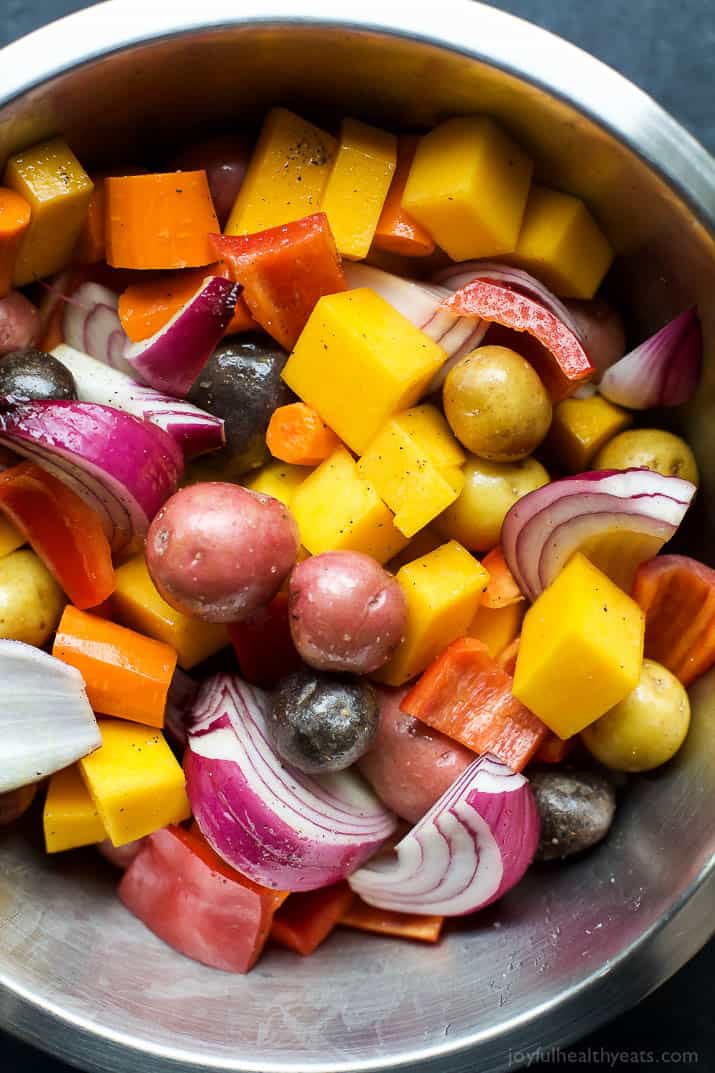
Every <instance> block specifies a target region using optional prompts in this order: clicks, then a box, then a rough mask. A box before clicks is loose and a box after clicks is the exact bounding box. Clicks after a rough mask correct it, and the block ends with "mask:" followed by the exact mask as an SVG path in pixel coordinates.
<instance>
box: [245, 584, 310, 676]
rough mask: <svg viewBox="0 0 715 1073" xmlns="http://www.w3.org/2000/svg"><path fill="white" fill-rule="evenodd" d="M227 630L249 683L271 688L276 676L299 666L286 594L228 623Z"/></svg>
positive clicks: (295, 669)
mask: <svg viewBox="0 0 715 1073" xmlns="http://www.w3.org/2000/svg"><path fill="white" fill-rule="evenodd" d="M228 633H229V637H230V638H231V643H232V645H233V647H234V650H235V652H236V656H237V657H238V662H239V664H240V667H241V674H242V675H243V677H244V678H245V679H246V681H247V682H250V683H251V685H254V686H261V687H262V688H263V689H272V688H273V686H274V685H275V684H276V682H278V681H279V679H281V678H283V677H284V676H285V675H286V674H290V672H291V671H297V670H298V668H299V667H300V666H301V658H300V656H299V655H298V653H297V651H296V648H295V645H294V644H293V638H292V637H291V634H290V621H289V618H288V596H287V594H286V593H284V592H279V593H278V595H277V596H276V597H275V598H274V599H273V600H272V601H271V603H270V604H268V605H267V607H262V608H260V609H259V610H258V611H255V612H254V613H253V614H252V615H250V616H249V617H248V618H247V619H244V620H243V622H236V623H234V624H233V625H231V626H229V627H228Z"/></svg>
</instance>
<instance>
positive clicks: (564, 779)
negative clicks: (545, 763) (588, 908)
mask: <svg viewBox="0 0 715 1073" xmlns="http://www.w3.org/2000/svg"><path fill="white" fill-rule="evenodd" d="M529 786H530V787H531V789H532V792H533V794H534V797H535V798H536V807H537V808H538V810H539V816H540V817H541V840H540V842H539V848H538V850H537V851H536V857H537V860H540V861H552V860H556V859H557V858H558V859H563V858H564V857H571V856H572V855H573V854H574V853H583V851H584V850H587V849H590V848H591V846H595V845H596V844H597V843H598V842H600V841H601V840H602V839H604V838H605V837H606V835H607V834H608V832H609V830H610V827H611V824H612V823H613V817H614V815H615V813H616V792H615V790H614V788H613V785H612V783H611V782H610V780H609V779H607V778H606V776H605V775H601V774H600V773H599V772H597V771H570V770H563V769H559V768H554V769H553V770H551V769H550V768H540V769H537V770H535V771H531V772H530V773H529Z"/></svg>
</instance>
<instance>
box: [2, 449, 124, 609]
mask: <svg viewBox="0 0 715 1073" xmlns="http://www.w3.org/2000/svg"><path fill="white" fill-rule="evenodd" d="M0 510H2V511H3V512H4V513H5V514H6V515H7V517H8V518H9V519H10V521H11V522H12V523H13V524H14V525H15V526H16V527H17V528H18V529H19V530H20V532H21V533H22V534H23V536H25V537H26V538H27V540H28V542H29V543H30V544H31V545H32V548H33V549H34V551H35V552H36V553H37V555H39V557H40V558H41V559H42V561H43V563H44V564H45V566H46V567H47V569H48V570H49V571H50V572H51V573H52V574H54V576H55V577H56V578H57V581H58V583H59V584H60V585H61V586H62V588H63V589H64V591H65V592H66V593H67V595H68V596H69V598H70V600H71V601H72V603H73V604H74V605H75V607H79V608H82V609H84V608H88V607H96V606H97V604H101V603H102V602H103V601H104V600H106V599H107V597H108V596H109V595H110V593H111V592H113V590H114V569H113V567H112V553H111V550H110V547H109V542H108V540H107V537H106V536H105V534H104V529H103V528H102V521H101V519H100V517H99V515H98V514H97V513H96V511H94V510H92V508H91V507H89V506H87V504H86V503H85V502H84V500H83V499H80V497H79V496H78V495H77V493H76V492H73V491H72V489H71V488H68V487H67V485H66V484H64V483H63V482H62V481H60V480H58V479H57V478H56V477H53V476H52V474H50V473H47V471H46V470H44V469H41V468H40V466H36V465H35V464H34V463H33V462H21V463H20V465H19V466H13V467H12V469H6V470H5V471H4V472H3V473H0Z"/></svg>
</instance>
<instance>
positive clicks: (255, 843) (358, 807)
mask: <svg viewBox="0 0 715 1073" xmlns="http://www.w3.org/2000/svg"><path fill="white" fill-rule="evenodd" d="M265 710H266V694H265V693H263V692H262V691H261V690H259V689H255V688H253V687H252V686H249V685H248V684H247V683H246V682H244V681H242V679H240V678H239V677H238V676H235V675H233V676H232V675H228V674H219V675H216V676H215V677H214V678H211V679H209V680H208V681H207V682H206V683H205V684H204V686H203V687H202V689H201V691H200V693H199V697H198V699H197V701H196V704H195V706H194V709H193V712H192V716H191V720H190V722H191V725H190V727H189V747H188V749H187V751H186V753H185V755H184V771H185V773H186V786H187V791H188V795H189V800H190V801H191V806H192V809H193V813H194V817H195V819H196V822H197V823H198V825H199V827H200V829H201V831H202V833H203V835H204V837H205V838H206V839H207V840H208V842H210V844H211V845H212V846H213V848H214V849H215V850H216V852H217V853H218V854H219V855H220V856H221V857H223V859H224V860H225V861H227V862H228V864H230V865H232V867H234V868H236V869H238V871H239V872H242V873H243V874H244V875H246V876H248V877H249V878H250V879H253V880H254V881H255V882H256V883H261V884H263V886H266V887H272V888H275V889H278V890H292V891H300V890H315V889H316V888H318V887H325V886H328V885H329V884H331V883H336V882H337V881H338V880H340V879H344V878H345V877H346V876H347V875H349V874H350V873H351V872H353V871H354V870H355V869H356V868H358V867H359V866H360V865H361V864H362V863H363V862H364V861H366V860H367V859H368V858H369V857H371V856H372V854H373V853H374V852H375V851H376V850H377V849H378V848H379V847H380V846H381V845H382V844H383V843H384V841H385V839H387V838H389V836H390V835H391V834H392V832H393V830H394V828H395V825H396V820H395V817H394V816H393V815H392V813H390V812H388V811H387V809H385V808H384V807H383V806H382V804H381V803H380V802H379V801H378V799H377V798H376V797H375V796H374V794H373V793H372V791H370V790H368V788H367V787H366V786H365V784H364V783H362V782H361V780H360V779H359V777H358V776H357V775H355V774H353V773H352V772H350V771H341V772H336V773H334V774H331V775H324V776H309V775H303V774H302V773H301V772H299V771H295V770H294V769H292V768H290V767H288V765H286V764H284V763H282V762H281V761H280V760H279V758H278V757H277V756H276V754H275V753H274V751H273V749H272V748H271V746H270V745H269V742H268V738H267V736H266V730H265V726H266V723H265Z"/></svg>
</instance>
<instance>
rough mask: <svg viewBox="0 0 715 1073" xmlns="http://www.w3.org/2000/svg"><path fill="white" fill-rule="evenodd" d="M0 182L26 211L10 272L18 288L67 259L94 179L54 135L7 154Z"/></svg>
mask: <svg viewBox="0 0 715 1073" xmlns="http://www.w3.org/2000/svg"><path fill="white" fill-rule="evenodd" d="M4 184H5V186H9V187H11V189H13V190H14V191H15V192H16V193H18V194H19V195H20V196H21V197H22V198H24V199H25V201H26V202H27V203H28V204H29V206H30V209H31V217H30V226H29V227H28V228H27V230H26V231H25V233H24V235H23V238H22V241H21V243H20V249H19V252H18V255H17V260H16V262H15V271H14V274H13V283H14V285H15V286H16V287H22V286H24V285H25V284H26V283H33V282H34V281H35V280H36V279H41V278H42V277H43V276H51V275H52V273H53V272H59V271H61V269H63V268H65V267H66V266H67V265H68V264H69V263H70V261H71V260H72V254H73V252H74V248H75V246H76V244H77V239H78V237H79V234H80V231H81V228H82V224H83V222H84V218H85V216H86V214H87V208H88V206H89V201H90V197H91V196H92V190H93V183H92V180H91V179H90V177H89V176H88V175H87V173H86V172H85V170H84V168H83V167H82V165H81V164H80V162H79V161H78V160H77V157H76V156H75V155H74V153H73V152H72V150H71V149H70V147H69V146H68V145H67V143H66V142H65V141H64V140H63V139H62V138H53V139H52V140H51V141H48V142H41V143H40V144H39V145H33V146H31V147H30V148H29V149H24V150H23V151H22V152H21V153H16V154H15V155H14V156H11V157H10V159H9V160H8V162H7V164H6V165H5V177H4Z"/></svg>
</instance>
